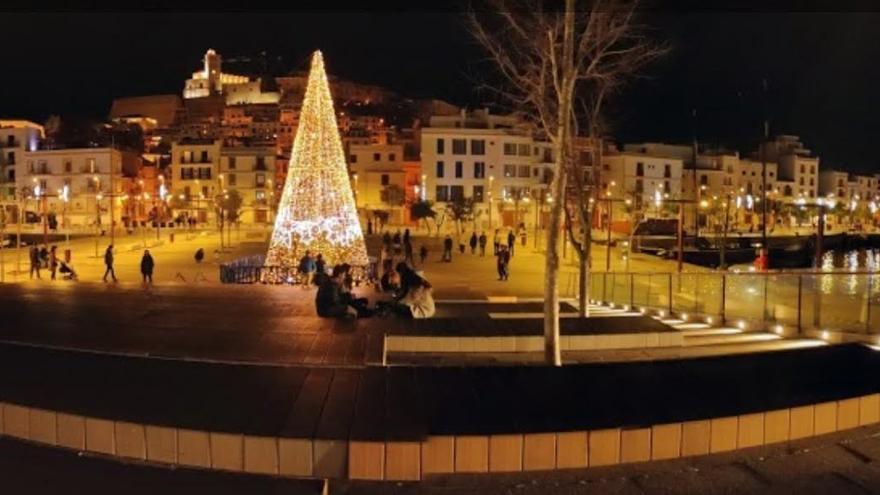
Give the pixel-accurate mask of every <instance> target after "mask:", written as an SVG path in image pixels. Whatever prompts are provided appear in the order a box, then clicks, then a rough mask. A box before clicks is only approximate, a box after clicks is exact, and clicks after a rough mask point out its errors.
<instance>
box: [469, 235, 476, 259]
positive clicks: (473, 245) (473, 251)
mask: <svg viewBox="0 0 880 495" xmlns="http://www.w3.org/2000/svg"><path fill="white" fill-rule="evenodd" d="M469 244H470V246H471V254H477V231H476V230H475V231H473V232H471V240H470V242H469Z"/></svg>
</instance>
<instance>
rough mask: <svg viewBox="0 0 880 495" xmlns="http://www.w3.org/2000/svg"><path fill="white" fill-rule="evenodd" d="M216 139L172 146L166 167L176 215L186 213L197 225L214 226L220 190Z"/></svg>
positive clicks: (189, 141) (219, 143)
mask: <svg viewBox="0 0 880 495" xmlns="http://www.w3.org/2000/svg"><path fill="white" fill-rule="evenodd" d="M221 143H222V141H220V140H219V139H216V140H215V139H183V140H181V141H178V142H175V143H173V144H172V145H171V164H170V165H169V167H168V170H169V174H168V175H169V177H167V178H166V179H168V180H169V181H170V185H171V193H172V195H173V197H174V200H173V201H171V203H172V204H173V205H174V210H175V214H176V215H180V214H182V213H185V214H186V215H188V216H189V217H190V218H195V219H196V220H197V221H199V222H209V221H210V222H213V221H215V220H216V218H215V217H216V215H215V211H214V207H213V203H214V197H215V195H216V194H218V193H219V192H220V190H221V189H222V188H221V187H220V178H219V175H220V148H221Z"/></svg>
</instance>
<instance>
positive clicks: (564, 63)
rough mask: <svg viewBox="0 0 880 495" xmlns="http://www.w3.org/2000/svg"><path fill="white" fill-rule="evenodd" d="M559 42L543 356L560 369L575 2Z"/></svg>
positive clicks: (568, 4) (568, 3) (569, 4)
mask: <svg viewBox="0 0 880 495" xmlns="http://www.w3.org/2000/svg"><path fill="white" fill-rule="evenodd" d="M563 22H564V27H563V29H564V31H563V41H562V59H561V61H560V65H561V70H560V68H559V67H557V70H559V72H561V76H562V77H561V78H560V79H561V81H560V89H561V91H559V92H558V102H559V106H558V108H557V119H558V122H559V126H558V127H557V130H556V143H555V144H556V173H555V174H554V176H553V183H552V189H553V197H554V198H555V199H556V200H555V201H554V202H553V207H552V208H551V213H550V226H549V227H550V230H549V232H548V233H547V256H546V257H545V265H544V357H545V358H546V360H547V364H550V365H553V366H562V352H561V349H560V342H559V341H560V339H559V251H558V249H559V232H560V231H561V227H562V208H563V207H564V206H565V182H566V176H567V175H568V174H566V170H565V165H566V159H567V157H568V151H569V150H568V146H569V139H570V138H571V132H570V129H571V109H572V98H573V88H574V83H575V81H574V77H575V76H576V74H575V73H574V72H573V71H572V68H573V61H574V60H573V59H574V0H565V19H564V21H563Z"/></svg>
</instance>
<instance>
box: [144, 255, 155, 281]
mask: <svg viewBox="0 0 880 495" xmlns="http://www.w3.org/2000/svg"><path fill="white" fill-rule="evenodd" d="M154 266H156V264H155V262H154V261H153V256H151V255H150V250H149V249H145V250H144V256H143V257H142V258H141V277H142V278H143V282H144V285H146V284H147V283H148V281H149V283H150V284H152V283H153V267H154Z"/></svg>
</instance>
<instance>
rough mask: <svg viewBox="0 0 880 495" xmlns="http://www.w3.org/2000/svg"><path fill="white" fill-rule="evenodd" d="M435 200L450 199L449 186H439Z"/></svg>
mask: <svg viewBox="0 0 880 495" xmlns="http://www.w3.org/2000/svg"><path fill="white" fill-rule="evenodd" d="M434 199H435V201H449V186H437V189H436V193H435V196H434Z"/></svg>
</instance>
